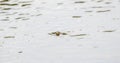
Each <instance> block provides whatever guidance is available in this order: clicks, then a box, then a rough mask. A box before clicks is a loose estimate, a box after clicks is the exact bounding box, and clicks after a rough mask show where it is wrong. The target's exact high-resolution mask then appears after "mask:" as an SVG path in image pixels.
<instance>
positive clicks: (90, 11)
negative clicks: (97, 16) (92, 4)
mask: <svg viewBox="0 0 120 63" xmlns="http://www.w3.org/2000/svg"><path fill="white" fill-rule="evenodd" d="M85 12H93V11H85Z"/></svg>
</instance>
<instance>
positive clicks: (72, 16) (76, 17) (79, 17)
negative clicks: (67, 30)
mask: <svg viewBox="0 0 120 63" xmlns="http://www.w3.org/2000/svg"><path fill="white" fill-rule="evenodd" d="M72 18H81V16H72Z"/></svg>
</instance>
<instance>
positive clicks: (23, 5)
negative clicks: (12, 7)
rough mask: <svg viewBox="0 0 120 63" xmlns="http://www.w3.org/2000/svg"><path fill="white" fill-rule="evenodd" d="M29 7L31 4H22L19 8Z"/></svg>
mask: <svg viewBox="0 0 120 63" xmlns="http://www.w3.org/2000/svg"><path fill="white" fill-rule="evenodd" d="M29 5H31V4H22V5H21V6H22V7H25V6H29Z"/></svg>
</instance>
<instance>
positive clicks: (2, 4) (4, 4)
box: [0, 3, 18, 6]
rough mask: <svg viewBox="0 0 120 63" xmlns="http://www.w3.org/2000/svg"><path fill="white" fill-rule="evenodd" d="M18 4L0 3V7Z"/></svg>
mask: <svg viewBox="0 0 120 63" xmlns="http://www.w3.org/2000/svg"><path fill="white" fill-rule="evenodd" d="M16 5H18V4H8V3H0V6H16Z"/></svg>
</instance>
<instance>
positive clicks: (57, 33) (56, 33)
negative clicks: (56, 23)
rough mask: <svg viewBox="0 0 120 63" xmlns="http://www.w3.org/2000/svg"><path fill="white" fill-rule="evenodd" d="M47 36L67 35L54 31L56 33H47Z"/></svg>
mask: <svg viewBox="0 0 120 63" xmlns="http://www.w3.org/2000/svg"><path fill="white" fill-rule="evenodd" d="M49 35H55V36H60V35H67V33H63V32H59V31H56V32H52V33H49Z"/></svg>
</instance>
